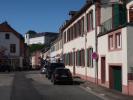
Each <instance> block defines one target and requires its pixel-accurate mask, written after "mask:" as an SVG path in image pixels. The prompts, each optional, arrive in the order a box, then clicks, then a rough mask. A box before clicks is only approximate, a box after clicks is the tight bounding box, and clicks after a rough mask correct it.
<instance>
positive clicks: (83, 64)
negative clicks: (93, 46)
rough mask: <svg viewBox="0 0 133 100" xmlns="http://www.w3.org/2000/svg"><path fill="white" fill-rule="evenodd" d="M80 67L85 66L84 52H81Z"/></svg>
mask: <svg viewBox="0 0 133 100" xmlns="http://www.w3.org/2000/svg"><path fill="white" fill-rule="evenodd" d="M81 65H82V66H85V50H84V49H82V50H81Z"/></svg>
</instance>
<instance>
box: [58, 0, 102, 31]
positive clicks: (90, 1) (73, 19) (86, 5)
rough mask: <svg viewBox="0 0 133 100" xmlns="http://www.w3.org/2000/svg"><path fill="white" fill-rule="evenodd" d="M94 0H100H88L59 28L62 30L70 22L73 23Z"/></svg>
mask: <svg viewBox="0 0 133 100" xmlns="http://www.w3.org/2000/svg"><path fill="white" fill-rule="evenodd" d="M95 2H100V0H93V2H92V0H88V2H87V3H86V4H85V5H84V6H83V7H82V8H81V9H80V10H79V11H78V12H77V13H76V14H75V15H74V16H73V17H72V18H71V19H70V20H68V21H67V23H66V24H65V25H64V26H63V27H62V28H61V31H63V30H64V29H65V28H67V27H68V26H69V25H70V24H71V23H73V22H74V21H75V20H76V19H77V18H78V17H79V16H81V15H82V14H83V13H84V12H85V11H86V10H87V9H88V8H89V7H90V6H91V5H92V4H94V3H95Z"/></svg>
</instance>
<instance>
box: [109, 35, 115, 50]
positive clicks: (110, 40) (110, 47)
mask: <svg viewBox="0 0 133 100" xmlns="http://www.w3.org/2000/svg"><path fill="white" fill-rule="evenodd" d="M113 48H114V47H113V35H109V49H110V50H112V49H113Z"/></svg>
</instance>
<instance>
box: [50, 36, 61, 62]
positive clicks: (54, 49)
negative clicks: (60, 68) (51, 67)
mask: <svg viewBox="0 0 133 100" xmlns="http://www.w3.org/2000/svg"><path fill="white" fill-rule="evenodd" d="M49 57H50V62H58V61H62V57H63V41H62V36H61V34H60V35H59V37H58V38H57V39H56V40H55V41H53V42H52V43H51V48H50V56H49Z"/></svg>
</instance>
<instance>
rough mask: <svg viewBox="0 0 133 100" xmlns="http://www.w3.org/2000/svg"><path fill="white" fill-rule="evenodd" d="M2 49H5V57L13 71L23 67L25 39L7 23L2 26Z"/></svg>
mask: <svg viewBox="0 0 133 100" xmlns="http://www.w3.org/2000/svg"><path fill="white" fill-rule="evenodd" d="M0 48H4V49H5V52H4V55H5V56H6V60H7V59H8V63H10V65H11V69H13V70H15V69H16V68H18V67H23V59H24V51H25V50H24V39H23V37H22V35H20V34H19V33H18V32H16V31H15V30H14V29H13V28H12V27H11V26H10V25H9V24H8V23H7V22H4V23H1V24H0Z"/></svg>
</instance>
